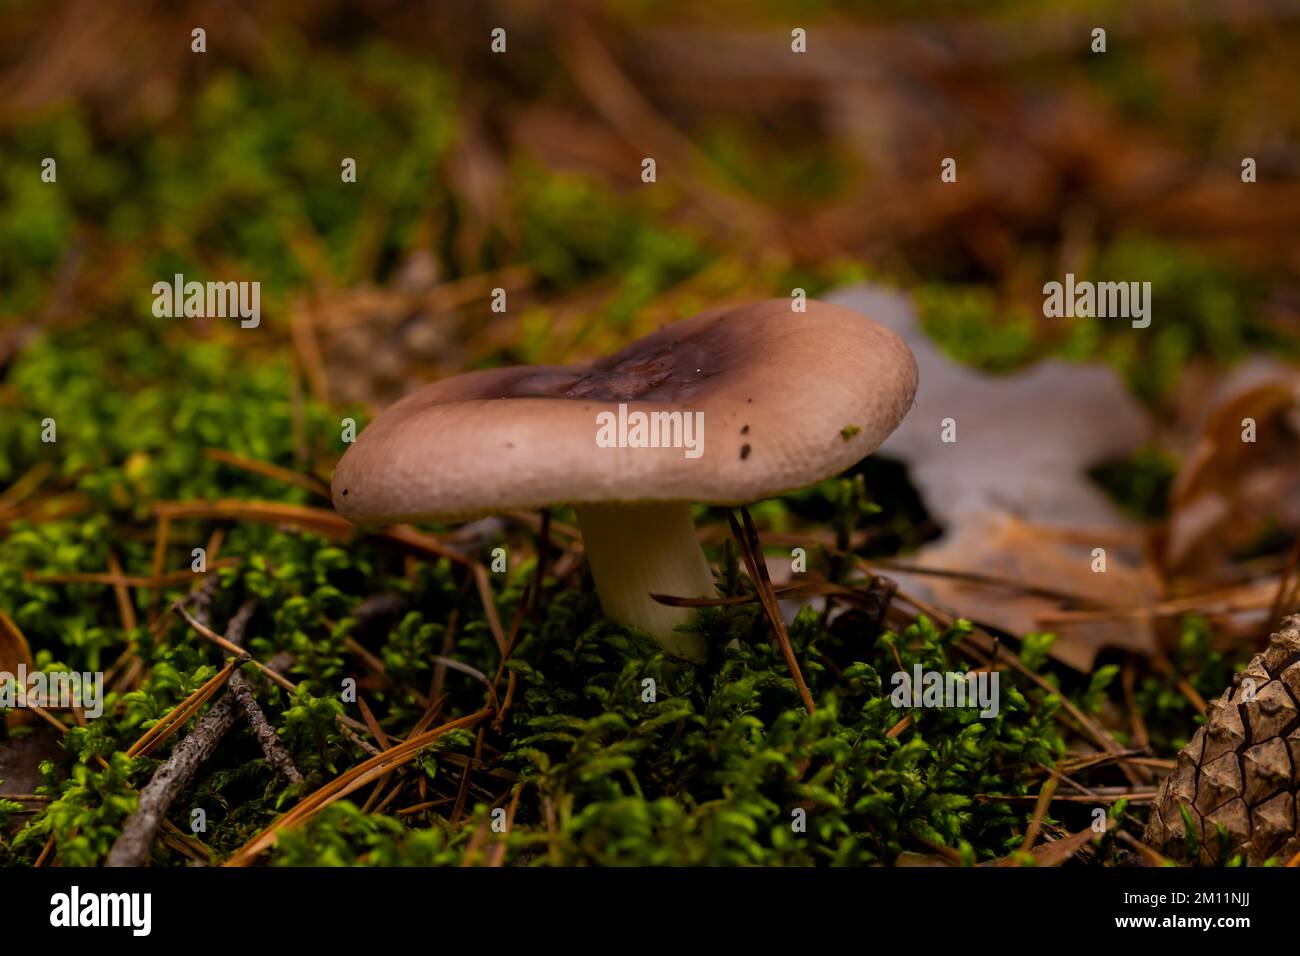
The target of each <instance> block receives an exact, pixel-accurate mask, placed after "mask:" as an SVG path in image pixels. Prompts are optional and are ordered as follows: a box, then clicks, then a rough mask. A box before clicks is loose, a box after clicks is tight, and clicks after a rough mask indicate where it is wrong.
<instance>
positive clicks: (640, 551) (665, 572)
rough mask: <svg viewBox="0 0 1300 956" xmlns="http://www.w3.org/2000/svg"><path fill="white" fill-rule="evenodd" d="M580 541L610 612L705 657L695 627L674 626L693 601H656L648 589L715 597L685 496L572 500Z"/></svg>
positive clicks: (684, 652) (673, 648)
mask: <svg viewBox="0 0 1300 956" xmlns="http://www.w3.org/2000/svg"><path fill="white" fill-rule="evenodd" d="M574 511H575V512H576V513H577V516H578V525H579V527H581V528H582V540H583V546H584V549H585V550H586V553H587V562H588V564H589V565H590V566H591V576H592V577H593V578H594V579H595V581H596V593H597V594H598V595H599V596H600V606H601V608H603V609H604V611H605V615H606V616H607V617H610V618H613V619H614V620H616V621H619V622H621V623H623V624H631V625H635V626H636V627H639V628H641V629H642V630H644V631H648V632H649V633H650V634H651V635H653V636H654V638H655V639H656V640H657V641H658V642H659V643H660V644H661V645H662V646H663V648H664V650H666V651H668V652H669V653H670V654H675V655H677V656H678V657H685V658H687V659H689V660H693V661H702V660H704V658H705V657H706V656H707V653H708V647H707V645H706V643H705V641H704V639H703V638H702V637H701V636H700V635H698V634H689V633H685V632H682V631H677V630H674V629H675V628H677V627H678V626H680V625H682V624H685V623H686V622H687V621H688V620H690V617H691V614H692V613H693V611H692V609H691V608H685V607H670V606H668V605H667V604H660V603H659V602H658V601H656V600H654V598H652V597H650V595H651V594H652V593H653V594H671V595H674V596H675V597H713V596H714V595H715V594H716V591H715V589H714V585H713V572H712V571H711V570H710V568H709V562H708V560H707V559H706V558H705V557H704V552H703V551H702V550H701V549H700V542H699V539H698V538H696V536H695V521H694V520H693V519H692V517H691V506H690V505H689V504H687V503H686V502H667V503H655V504H622V503H618V504H589V505H577V506H575V507H574Z"/></svg>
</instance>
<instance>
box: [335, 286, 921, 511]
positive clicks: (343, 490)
mask: <svg viewBox="0 0 1300 956" xmlns="http://www.w3.org/2000/svg"><path fill="white" fill-rule="evenodd" d="M916 381H917V373H916V363H915V362H914V361H913V358H912V353H911V352H910V351H909V350H908V348H907V346H906V345H905V344H903V341H902V340H901V339H899V338H898V336H896V335H895V334H894V333H893V332H891V331H889V330H888V329H886V328H884V327H882V326H880V325H877V324H876V323H874V322H872V321H870V320H869V319H867V318H864V317H863V316H861V315H859V314H858V313H856V312H853V311H850V310H849V309H845V308H841V307H839V306H833V305H827V304H825V303H822V302H815V301H809V302H808V303H807V311H805V312H794V311H792V309H791V300H789V299H772V300H768V301H764V302H757V303H754V304H752V305H745V306H740V307H734V308H722V309H714V310H711V311H708V312H703V313H701V314H699V315H696V316H694V317H692V318H690V319H687V320H685V321H683V322H677V323H675V324H673V325H670V326H668V327H666V328H664V329H661V330H660V331H658V332H655V333H653V334H651V335H648V336H646V337H645V338H643V339H640V340H639V341H636V342H633V343H632V344H631V345H629V346H627V347H626V348H624V349H622V350H621V351H619V352H617V353H615V354H614V355H611V356H609V357H607V358H604V359H600V360H598V361H596V362H593V363H591V364H587V365H559V366H555V365H551V366H519V367H511V368H499V369H490V370H487V371H480V372H470V373H468V374H465V375H457V376H455V377H453V378H449V379H444V380H442V381H439V382H434V383H432V384H430V385H427V386H425V387H424V388H421V389H420V390H419V391H417V392H415V393H413V394H411V395H409V396H407V397H406V398H404V399H402V400H401V401H399V402H397V403H396V404H395V405H393V406H392V407H390V408H388V409H387V410H386V411H384V412H383V413H382V414H381V415H380V416H379V417H378V418H376V419H375V420H374V422H372V423H371V424H370V426H369V427H367V428H366V429H365V430H364V431H363V432H362V434H361V435H360V437H359V438H358V439H357V441H356V443H355V444H354V445H353V446H352V447H351V448H349V449H348V451H347V453H346V454H345V455H344V456H343V459H342V460H341V461H340V462H339V465H338V468H337V470H336V471H335V474H334V482H333V489H332V490H333V497H334V506H335V508H336V509H337V510H338V512H339V513H340V514H342V515H343V516H344V517H346V518H348V519H349V520H351V521H354V522H358V523H390V522H398V521H417V520H430V519H451V518H461V517H469V516H472V515H475V514H482V513H487V512H495V511H504V510H510V509H531V508H539V507H543V506H546V505H553V504H559V503H562V502H571V503H603V502H671V501H688V502H701V503H713V504H744V503H747V502H752V501H758V500H760V499H763V498H769V497H772V496H774V495H777V494H780V493H783V492H786V491H790V490H793V489H795V488H800V487H803V486H805V485H809V484H812V483H813V482H815V481H819V480H821V479H823V478H825V477H827V476H829V475H833V474H837V473H838V472H840V471H842V470H843V469H845V468H847V467H849V466H850V465H852V464H854V463H855V462H857V461H859V460H861V459H862V458H863V457H865V456H866V455H868V454H870V453H871V452H872V451H873V450H874V449H875V448H876V447H877V446H878V445H879V444H880V443H881V442H882V441H883V440H884V439H885V437H886V436H887V435H888V434H889V433H890V432H891V431H893V430H894V428H895V427H896V426H897V425H898V423H899V421H900V420H901V419H902V418H903V415H904V414H906V412H907V411H908V409H909V408H910V407H911V404H912V396H913V395H914V394H915V392H916ZM620 403H626V404H627V407H628V408H627V410H628V412H629V413H631V412H633V411H638V410H639V411H644V412H655V411H661V412H662V411H667V412H674V411H677V412H683V413H695V412H703V413H704V419H703V426H704V427H703V436H704V439H703V454H702V455H700V456H699V457H697V458H687V457H686V456H685V454H684V451H683V449H682V448H680V447H676V448H633V447H622V448H609V447H600V446H598V445H597V442H596V435H597V432H598V423H597V415H598V414H599V413H600V412H603V411H609V412H613V413H615V414H617V411H618V406H619V404H620Z"/></svg>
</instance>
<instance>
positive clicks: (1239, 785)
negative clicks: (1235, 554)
mask: <svg viewBox="0 0 1300 956" xmlns="http://www.w3.org/2000/svg"><path fill="white" fill-rule="evenodd" d="M1252 691H1253V693H1252ZM1298 802H1300V615H1295V616H1292V617H1288V618H1285V619H1284V620H1283V621H1282V629H1281V630H1280V631H1278V632H1277V633H1276V634H1274V635H1273V636H1272V638H1271V639H1270V640H1269V645H1268V649H1267V650H1265V651H1264V653H1262V654H1259V655H1258V656H1256V657H1255V658H1254V659H1253V660H1252V661H1251V662H1250V664H1248V665H1247V666H1246V669H1245V670H1244V671H1242V672H1241V673H1240V674H1237V675H1236V676H1235V677H1233V679H1232V685H1231V686H1230V687H1229V688H1228V689H1227V690H1225V691H1224V692H1223V696H1222V697H1220V698H1219V699H1218V700H1215V701H1213V702H1211V703H1210V705H1209V709H1208V710H1207V712H1206V721H1205V725H1204V726H1203V727H1201V728H1200V729H1199V730H1197V731H1196V734H1195V735H1194V736H1193V737H1192V739H1191V740H1190V741H1189V742H1188V744H1187V746H1186V747H1184V748H1183V749H1182V750H1181V751H1179V753H1178V761H1177V763H1176V765H1175V767H1174V772H1173V773H1172V774H1170V775H1169V776H1168V777H1167V778H1166V779H1165V781H1164V783H1162V784H1161V785H1160V790H1159V792H1158V793H1157V794H1156V799H1155V803H1153V804H1152V806H1151V819H1150V820H1149V821H1148V823H1147V829H1146V842H1147V843H1148V844H1150V845H1151V846H1154V847H1156V848H1157V849H1160V850H1162V851H1163V852H1164V853H1166V854H1167V855H1168V856H1169V857H1171V858H1172V859H1175V860H1179V861H1182V862H1197V863H1201V864H1205V865H1210V864H1214V863H1216V862H1219V858H1220V856H1221V855H1222V854H1223V850H1222V847H1221V845H1220V840H1219V836H1218V827H1217V824H1222V825H1223V827H1224V829H1225V830H1227V833H1228V846H1227V856H1228V857H1231V856H1234V855H1236V854H1238V853H1244V854H1245V855H1246V861H1247V863H1249V864H1250V865H1251V866H1258V865H1260V864H1261V863H1263V862H1264V861H1265V860H1266V859H1268V858H1269V857H1277V858H1278V859H1280V860H1281V861H1282V862H1286V861H1287V860H1288V859H1290V858H1291V857H1292V856H1294V855H1295V854H1296V853H1300V826H1298V825H1297V823H1298V821H1297V817H1296V807H1297V803H1298ZM1182 807H1186V808H1187V815H1188V817H1189V818H1190V820H1191V826H1192V827H1193V831H1194V833H1195V835H1196V838H1197V843H1198V844H1199V850H1198V853H1197V859H1196V860H1195V861H1192V860H1190V859H1189V856H1188V852H1187V824H1186V821H1185V820H1184V817H1183V813H1182V811H1181V809H1180V808H1182Z"/></svg>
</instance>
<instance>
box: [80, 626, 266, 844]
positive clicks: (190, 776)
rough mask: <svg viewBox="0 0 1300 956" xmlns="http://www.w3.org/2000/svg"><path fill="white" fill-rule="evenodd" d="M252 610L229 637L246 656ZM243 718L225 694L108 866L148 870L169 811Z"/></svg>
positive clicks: (174, 758)
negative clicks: (245, 632)
mask: <svg viewBox="0 0 1300 956" xmlns="http://www.w3.org/2000/svg"><path fill="white" fill-rule="evenodd" d="M248 607H249V605H247V604H246V605H245V606H244V607H243V608H240V612H239V613H237V614H236V615H235V616H234V617H233V618H231V621H230V626H229V627H228V628H227V632H228V634H229V637H227V638H224V639H223V640H225V641H226V642H227V643H229V644H230V645H231V646H232V647H234V648H235V649H236V650H237V651H240V652H241V653H242V649H241V648H240V647H239V644H240V642H241V641H243V638H244V635H243V629H244V628H245V627H247V626H248V621H249V619H250V618H251V617H252V611H251V609H249V610H248V612H247V613H244V611H245V608H248ZM232 679H233V678H232ZM238 718H239V702H238V701H237V700H236V699H235V696H234V695H233V694H232V693H229V692H227V693H224V694H222V695H221V697H220V699H218V700H217V702H216V703H215V704H213V705H212V709H211V710H209V711H208V712H207V713H206V714H204V715H203V717H202V718H201V719H200V720H199V722H198V723H197V724H196V725H195V726H194V730H193V731H192V732H191V733H190V734H189V735H188V736H187V737H185V738H184V739H183V740H181V742H180V743H178V744H177V745H176V749H175V750H173V751H172V754H171V756H170V757H168V758H167V760H165V761H164V762H163V764H162V766H160V767H159V768H158V769H157V770H156V771H154V775H153V777H152V778H151V779H150V780H149V782H148V783H147V784H145V786H144V788H143V789H142V790H141V791H140V802H139V804H138V805H137V807H136V810H135V812H134V813H133V814H131V816H130V817H128V818H127V821H126V824H125V825H124V826H123V827H122V833H121V835H119V836H118V838H117V841H116V842H115V843H114V844H113V848H112V849H111V850H110V851H109V853H108V859H107V860H105V861H104V863H105V865H106V866H144V865H145V864H146V863H147V862H148V860H149V849H150V847H151V846H152V845H153V841H154V838H155V837H157V835H158V831H159V829H160V828H161V827H162V825H163V822H164V820H165V817H166V815H167V811H168V810H169V809H170V808H171V805H172V804H173V803H174V802H175V801H176V798H177V797H179V796H180V795H181V793H183V792H184V791H185V789H186V788H187V787H189V785H190V783H191V782H192V781H193V780H194V775H195V774H196V773H198V770H199V767H200V766H202V764H203V763H204V762H205V761H206V760H207V759H208V758H209V757H211V756H212V753H213V751H215V750H216V749H217V744H219V743H220V742H221V739H222V738H223V737H224V736H225V735H226V734H227V733H228V732H229V731H230V729H231V728H232V727H233V726H234V725H235V722H236V720H238Z"/></svg>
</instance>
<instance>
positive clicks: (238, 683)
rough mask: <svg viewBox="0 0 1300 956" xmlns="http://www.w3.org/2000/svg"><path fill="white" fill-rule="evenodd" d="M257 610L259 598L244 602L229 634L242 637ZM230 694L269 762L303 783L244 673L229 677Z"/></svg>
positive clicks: (236, 672) (228, 629)
mask: <svg viewBox="0 0 1300 956" xmlns="http://www.w3.org/2000/svg"><path fill="white" fill-rule="evenodd" d="M255 610H257V599H256V598H252V599H251V600H248V601H246V602H244V604H243V606H242V607H240V609H239V610H238V611H237V612H236V613H235V616H234V617H232V618H231V619H230V624H229V625H228V626H227V628H226V633H227V634H230V633H237V634H242V633H243V632H244V630H245V628H247V627H248V622H249V620H250V619H251V618H252V616H253V612H254V611H255ZM230 693H231V695H232V696H233V697H234V698H235V700H236V701H237V702H238V703H239V706H240V709H241V710H242V711H243V714H244V718H245V719H246V720H247V721H248V724H249V726H250V727H252V728H253V736H254V737H256V738H257V742H258V744H259V745H260V746H261V748H262V753H263V754H265V755H266V760H267V762H268V763H269V764H270V765H271V766H272V767H274V768H275V769H276V770H277V771H278V772H279V774H280V776H282V777H284V779H285V780H287V781H289V783H290V784H295V783H302V774H301V773H299V772H298V768H297V767H295V766H294V765H293V758H292V757H290V756H289V752H288V751H287V750H285V749H284V745H283V744H282V743H280V737H279V735H278V734H276V732H275V728H274V727H272V726H271V724H270V721H268V720H267V719H266V714H265V713H263V712H262V708H261V707H260V706H258V703H257V700H256V699H255V698H254V697H253V685H252V684H251V683H250V682H249V680H248V678H247V677H246V676H245V675H244V672H243V671H239V670H237V671H235V673H234V674H232V675H231V676H230Z"/></svg>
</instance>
